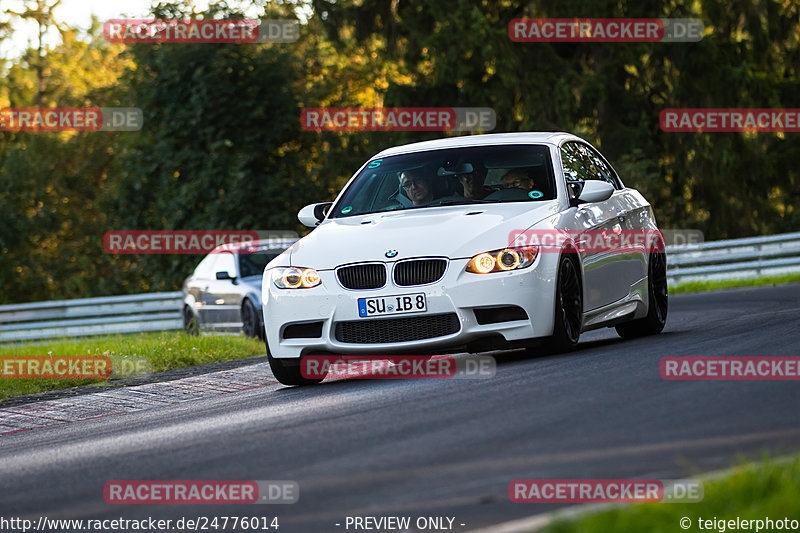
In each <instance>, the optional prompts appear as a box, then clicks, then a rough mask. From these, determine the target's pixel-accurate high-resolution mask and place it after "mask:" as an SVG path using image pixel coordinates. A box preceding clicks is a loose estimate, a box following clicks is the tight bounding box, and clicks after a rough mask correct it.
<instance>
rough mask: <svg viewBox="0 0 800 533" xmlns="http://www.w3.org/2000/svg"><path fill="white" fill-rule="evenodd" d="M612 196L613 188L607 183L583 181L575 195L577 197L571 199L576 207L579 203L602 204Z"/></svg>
mask: <svg viewBox="0 0 800 533" xmlns="http://www.w3.org/2000/svg"><path fill="white" fill-rule="evenodd" d="M568 186H569V185H568ZM612 194H614V186H613V185H611V184H610V183H608V182H607V181H598V180H589V181H584V182H583V186H582V187H581V189H580V192H578V194H577V197H573V198H574V200H573V201H574V204H573V205H577V204H579V203H589V204H591V203H594V202H604V201H606V200H608V199H609V198H611V195H612ZM570 196H572V195H570Z"/></svg>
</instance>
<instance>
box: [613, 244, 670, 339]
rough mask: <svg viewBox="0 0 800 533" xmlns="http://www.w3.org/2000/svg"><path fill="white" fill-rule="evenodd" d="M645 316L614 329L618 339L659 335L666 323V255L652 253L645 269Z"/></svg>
mask: <svg viewBox="0 0 800 533" xmlns="http://www.w3.org/2000/svg"><path fill="white" fill-rule="evenodd" d="M647 299H648V305H647V316H646V317H644V318H640V319H637V320H631V321H630V322H626V323H625V324H620V325H618V326H617V327H616V329H617V333H618V334H619V336H620V337H624V338H629V339H632V338H636V337H644V336H646V335H655V334H656V333H661V330H663V329H664V325H665V324H666V323H667V310H668V309H669V294H668V291H667V254H666V253H665V252H652V253H651V254H650V264H649V265H648V268H647Z"/></svg>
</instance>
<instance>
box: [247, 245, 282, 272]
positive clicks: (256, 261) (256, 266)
mask: <svg viewBox="0 0 800 533" xmlns="http://www.w3.org/2000/svg"><path fill="white" fill-rule="evenodd" d="M282 251H283V250H269V251H267V250H257V251H254V252H253V253H240V254H239V272H240V274H241V276H242V277H243V278H246V277H248V276H260V275H261V274H263V273H264V267H266V266H267V263H269V262H270V261H272V260H273V259H275V258H276V257H278V256H279V255H280V253H281V252H282Z"/></svg>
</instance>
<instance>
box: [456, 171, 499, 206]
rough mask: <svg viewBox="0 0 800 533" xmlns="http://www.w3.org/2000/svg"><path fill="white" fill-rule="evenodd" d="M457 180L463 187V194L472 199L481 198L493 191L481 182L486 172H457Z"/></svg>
mask: <svg viewBox="0 0 800 533" xmlns="http://www.w3.org/2000/svg"><path fill="white" fill-rule="evenodd" d="M458 181H460V182H461V186H462V187H464V196H465V197H466V198H470V199H472V200H483V199H484V198H486V197H487V196H488V195H489V194H491V193H492V192H494V191H492V189H487V188H486V187H484V186H483V183H484V182H485V181H486V174H483V175H481V174H479V173H478V172H476V171H475V170H473V171H471V172H466V173H464V174H459V175H458Z"/></svg>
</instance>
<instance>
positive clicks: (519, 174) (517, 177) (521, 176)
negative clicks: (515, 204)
mask: <svg viewBox="0 0 800 533" xmlns="http://www.w3.org/2000/svg"><path fill="white" fill-rule="evenodd" d="M500 181H501V182H502V183H503V188H504V189H512V188H515V187H517V188H520V189H525V190H526V191H529V190H531V189H533V178H531V177H530V176H529V175H528V171H527V170H525V169H524V168H512V169H511V170H509V171H508V172H506V173H505V174H503V177H502V178H500Z"/></svg>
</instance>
